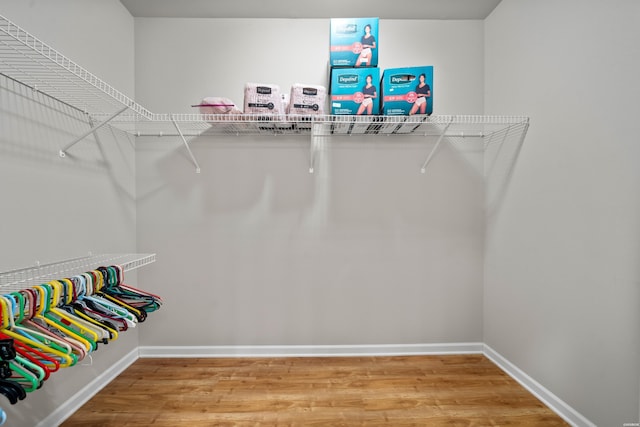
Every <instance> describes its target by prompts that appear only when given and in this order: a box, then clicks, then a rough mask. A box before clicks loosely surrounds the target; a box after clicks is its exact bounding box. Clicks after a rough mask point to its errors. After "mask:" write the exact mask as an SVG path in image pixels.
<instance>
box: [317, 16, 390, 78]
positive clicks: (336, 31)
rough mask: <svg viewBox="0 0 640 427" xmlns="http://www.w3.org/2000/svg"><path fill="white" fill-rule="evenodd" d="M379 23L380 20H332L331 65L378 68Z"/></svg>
mask: <svg viewBox="0 0 640 427" xmlns="http://www.w3.org/2000/svg"><path fill="white" fill-rule="evenodd" d="M378 22H379V19H378V18H333V19H331V36H330V40H329V44H330V51H329V65H331V66H332V67H377V66H378V47H379V46H378V44H379V42H378Z"/></svg>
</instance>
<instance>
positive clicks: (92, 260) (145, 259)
mask: <svg viewBox="0 0 640 427" xmlns="http://www.w3.org/2000/svg"><path fill="white" fill-rule="evenodd" d="M155 260H156V255H155V254H100V255H88V256H84V257H79V258H73V259H68V260H64V261H60V262H54V263H48V264H42V265H40V264H36V265H34V266H33V267H27V268H21V269H18V270H11V271H5V272H0V293H1V294H4V293H9V292H14V291H19V290H21V289H26V288H29V287H32V286H36V285H39V284H41V283H46V282H50V281H51V280H57V279H64V278H67V277H71V276H75V275H77V274H81V273H85V272H87V271H92V270H95V269H96V268H98V267H108V266H112V265H119V266H121V267H122V268H123V269H124V271H125V272H126V271H131V270H135V269H136V268H139V267H142V266H145V265H147V264H151V263H153V262H155Z"/></svg>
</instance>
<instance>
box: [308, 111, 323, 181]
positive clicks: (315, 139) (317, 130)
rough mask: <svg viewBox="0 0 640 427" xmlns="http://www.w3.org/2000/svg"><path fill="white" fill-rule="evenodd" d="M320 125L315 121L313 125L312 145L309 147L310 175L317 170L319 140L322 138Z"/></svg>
mask: <svg viewBox="0 0 640 427" xmlns="http://www.w3.org/2000/svg"><path fill="white" fill-rule="evenodd" d="M321 126H322V125H321V124H320V123H316V122H315V121H314V122H313V123H312V124H311V143H310V146H309V173H313V171H314V169H315V161H316V152H317V151H318V138H320V127H321Z"/></svg>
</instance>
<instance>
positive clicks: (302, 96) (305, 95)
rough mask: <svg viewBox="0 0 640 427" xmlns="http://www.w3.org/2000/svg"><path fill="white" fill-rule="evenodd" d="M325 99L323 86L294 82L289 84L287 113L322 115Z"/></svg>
mask: <svg viewBox="0 0 640 427" xmlns="http://www.w3.org/2000/svg"><path fill="white" fill-rule="evenodd" d="M326 99H327V89H326V88H325V87H324V86H316V85H306V84H300V83H296V84H294V85H293V86H291V96H290V101H289V108H288V110H287V114H290V115H302V116H309V115H323V114H324V105H325V102H326Z"/></svg>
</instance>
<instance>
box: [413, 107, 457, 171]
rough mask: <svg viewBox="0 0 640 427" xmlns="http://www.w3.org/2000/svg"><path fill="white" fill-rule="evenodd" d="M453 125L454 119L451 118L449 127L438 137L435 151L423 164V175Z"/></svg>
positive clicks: (433, 150)
mask: <svg viewBox="0 0 640 427" xmlns="http://www.w3.org/2000/svg"><path fill="white" fill-rule="evenodd" d="M451 123H453V118H451V120H449V123H447V125H446V126H445V127H444V129H443V130H442V133H441V134H440V136H439V137H438V141H437V142H436V145H434V146H433V149H432V150H431V153H429V156H428V157H427V160H425V161H424V163H423V164H422V167H421V168H420V172H421V173H425V172H427V165H428V164H429V162H430V161H431V159H432V158H433V156H434V154H436V151H437V150H438V147H439V146H440V143H441V142H442V139H443V138H444V135H445V134H446V133H447V130H448V129H449V126H451Z"/></svg>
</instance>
